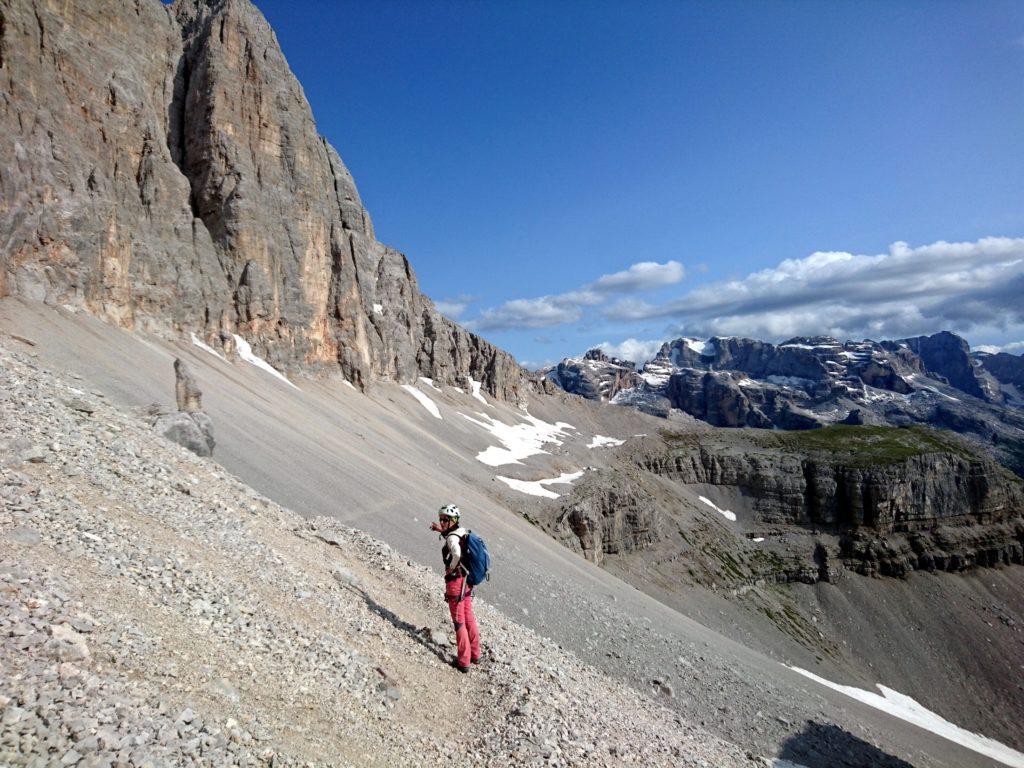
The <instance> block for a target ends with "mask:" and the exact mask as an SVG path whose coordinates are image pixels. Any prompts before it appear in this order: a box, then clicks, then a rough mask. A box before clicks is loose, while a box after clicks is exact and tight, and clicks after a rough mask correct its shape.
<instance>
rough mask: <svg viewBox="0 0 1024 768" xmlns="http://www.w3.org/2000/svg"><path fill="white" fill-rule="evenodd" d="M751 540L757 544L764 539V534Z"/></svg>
mask: <svg viewBox="0 0 1024 768" xmlns="http://www.w3.org/2000/svg"><path fill="white" fill-rule="evenodd" d="M751 541H753V542H754V543H755V544H758V543H760V542H762V541H764V536H757V537H756V538H753V539H751Z"/></svg>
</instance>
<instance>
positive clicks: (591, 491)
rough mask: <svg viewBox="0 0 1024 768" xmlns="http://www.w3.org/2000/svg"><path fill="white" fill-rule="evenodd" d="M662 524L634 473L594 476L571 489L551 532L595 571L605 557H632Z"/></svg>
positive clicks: (605, 472) (650, 541)
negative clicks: (594, 568)
mask: <svg viewBox="0 0 1024 768" xmlns="http://www.w3.org/2000/svg"><path fill="white" fill-rule="evenodd" d="M662 520H663V515H662V514H661V513H660V511H659V509H658V506H657V502H656V501H655V500H654V498H653V497H652V495H651V494H650V493H649V491H648V489H647V488H646V486H645V484H644V483H643V480H642V478H639V477H637V476H636V473H635V471H633V472H628V471H627V472H619V471H610V470H599V471H596V472H592V473H590V474H589V475H588V476H587V478H586V479H585V480H583V481H580V482H579V483H577V484H576V487H575V488H574V489H573V493H572V496H571V500H570V501H569V502H568V503H567V504H565V505H564V506H563V507H562V508H561V510H560V512H559V514H558V517H557V519H556V520H555V521H554V525H553V526H552V532H553V534H554V535H555V537H556V538H558V539H559V540H560V541H562V543H564V544H565V545H566V546H568V547H569V548H570V549H573V550H575V551H577V552H580V553H581V554H582V555H583V556H584V557H585V558H587V559H588V560H590V561H592V562H594V563H597V564H599V565H600V564H601V562H602V561H603V560H604V558H605V555H618V554H626V553H629V552H634V551H637V550H640V549H644V548H646V547H648V546H650V545H651V544H653V543H655V542H656V541H658V540H659V539H660V538H661V537H662V531H661V526H662Z"/></svg>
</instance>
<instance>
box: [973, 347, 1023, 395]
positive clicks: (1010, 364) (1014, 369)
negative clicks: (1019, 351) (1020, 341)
mask: <svg viewBox="0 0 1024 768" xmlns="http://www.w3.org/2000/svg"><path fill="white" fill-rule="evenodd" d="M981 364H982V366H983V367H984V369H985V370H986V371H988V372H989V373H990V374H992V376H993V377H995V379H996V380H997V381H998V382H999V383H1001V384H1012V385H1013V386H1015V387H1017V388H1018V389H1019V391H1020V392H1024V355H1011V354H1010V353H1008V352H997V353H996V354H994V355H984V356H983V357H982V358H981Z"/></svg>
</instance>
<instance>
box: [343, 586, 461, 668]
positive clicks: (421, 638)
mask: <svg viewBox="0 0 1024 768" xmlns="http://www.w3.org/2000/svg"><path fill="white" fill-rule="evenodd" d="M348 588H349V589H350V590H351V591H353V592H355V593H356V594H357V595H359V596H360V597H361V598H362V599H363V601H364V602H365V603H366V607H367V608H369V609H370V610H371V611H373V612H374V613H375V614H377V615H378V616H380V617H381V618H382V619H384V620H385V621H387V622H389V623H390V624H391V625H392V626H394V627H395V628H396V629H400V630H402V631H403V632H405V633H406V634H408V635H409V636H410V637H411V638H412V639H413V640H415V641H416V642H417V643H419V644H420V645H422V646H423V647H424V648H426V649H427V650H428V651H430V652H431V653H432V654H434V655H435V656H437V658H439V659H440V660H441V661H443V662H445V663H448V658H449V657H448V656H447V655H446V653H445V651H444V650H443V649H442V648H440V647H438V646H437V645H436V644H434V643H433V642H431V641H430V639H429V637H427V636H425V633H424V631H423V629H418V628H417V627H416V626H415V625H414V624H410V623H409V622H408V621H406V620H405V619H403V618H401V617H400V616H398V615H397V614H395V613H394V612H393V611H391V610H390V609H388V608H385V607H384V606H383V605H381V604H380V603H378V602H377V601H376V600H374V599H373V598H372V597H370V595H369V594H368V593H367V592H366V590H365V589H363V588H362V587H360V586H357V585H355V584H349V585H348Z"/></svg>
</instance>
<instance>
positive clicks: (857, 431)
mask: <svg viewBox="0 0 1024 768" xmlns="http://www.w3.org/2000/svg"><path fill="white" fill-rule="evenodd" d="M771 437H772V439H773V440H774V441H775V442H776V444H777V445H778V446H779V447H780V448H782V449H784V450H788V451H794V452H798V453H808V454H822V455H827V456H828V457H829V459H830V460H833V461H835V463H841V464H845V465H847V466H864V467H867V466H878V465H884V464H898V463H900V462H903V461H906V460H907V459H911V458H913V457H915V456H923V455H925V454H930V453H952V454H955V455H957V456H961V457H963V458H966V459H970V458H974V457H973V455H972V454H971V453H970V452H969V451H968V450H966V449H965V447H964V446H963V445H962V444H960V443H959V442H958V441H956V440H955V439H954V438H951V437H950V436H948V435H947V434H945V433H944V432H942V431H941V430H938V429H931V428H929V427H921V426H913V427H869V426H855V425H851V424H835V425H833V426H830V427H823V428H822V429H808V430H802V431H796V432H784V433H778V432H773V433H772V435H771Z"/></svg>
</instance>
